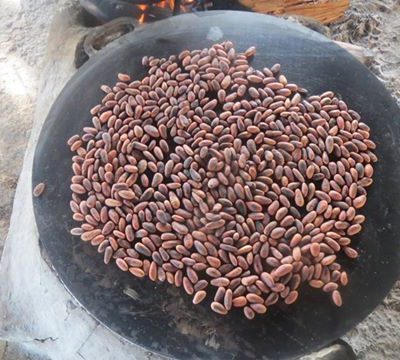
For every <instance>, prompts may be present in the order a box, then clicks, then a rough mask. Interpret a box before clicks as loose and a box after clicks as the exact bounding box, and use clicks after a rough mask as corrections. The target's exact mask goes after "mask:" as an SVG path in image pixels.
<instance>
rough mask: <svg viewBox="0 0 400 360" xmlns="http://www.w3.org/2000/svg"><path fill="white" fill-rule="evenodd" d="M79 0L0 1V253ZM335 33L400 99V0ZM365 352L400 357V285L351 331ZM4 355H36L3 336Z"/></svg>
mask: <svg viewBox="0 0 400 360" xmlns="http://www.w3.org/2000/svg"><path fill="white" fill-rule="evenodd" d="M76 2H77V1H74V0H56V1H53V0H0V7H1V12H0V109H1V112H0V129H1V130H0V254H1V251H2V248H3V244H4V240H5V238H6V235H7V229H8V226H9V218H10V214H11V211H12V201H13V196H14V191H15V187H16V184H17V180H18V176H19V172H20V169H21V165H22V160H23V155H24V151H25V146H26V143H27V140H28V138H29V133H30V129H31V124H32V117H33V111H34V109H35V103H36V99H37V97H38V96H39V95H40V94H38V86H39V78H40V75H41V72H42V67H43V60H44V56H45V53H46V47H47V38H48V33H49V29H50V25H51V21H52V17H53V14H54V13H55V12H56V11H58V10H60V9H61V8H63V7H66V6H71V4H76ZM351 3H352V6H351V9H350V10H349V11H348V12H347V13H346V16H345V17H344V18H343V19H342V20H341V21H340V22H339V23H337V24H335V25H332V26H330V28H329V29H325V31H328V32H329V33H330V36H331V37H332V38H333V39H336V40H341V41H345V42H350V43H353V44H357V45H361V46H363V47H365V48H368V49H370V50H371V51H372V52H373V54H374V60H373V61H372V63H371V64H370V65H369V67H370V69H371V70H372V71H373V72H374V74H375V75H376V76H377V77H378V78H379V79H380V80H381V81H382V82H384V83H385V85H386V87H387V88H388V89H389V90H390V91H391V93H392V94H393V96H394V97H395V98H396V99H397V101H398V103H399V104H400V21H399V19H400V1H399V0H386V1H380V0H371V1H365V0H353V1H352V2H351ZM346 341H348V342H349V343H351V345H352V346H353V348H354V349H355V350H356V352H357V354H358V357H359V358H360V359H398V358H399V356H398V353H399V351H400V287H399V286H397V287H396V288H395V289H393V290H392V292H391V293H390V295H389V296H388V297H387V299H386V300H385V301H384V303H383V304H382V305H381V306H380V307H379V308H378V309H377V310H376V311H375V312H374V313H373V314H371V315H370V316H369V317H368V319H367V320H365V321H364V322H362V323H361V324H360V325H359V326H357V328H356V329H354V330H352V331H351V332H350V333H349V334H348V335H347V336H346ZM0 359H3V360H10V359H12V360H22V359H36V357H35V356H34V355H31V354H26V353H24V352H23V351H21V350H20V349H19V348H18V346H16V345H13V344H7V345H6V344H4V343H3V344H2V343H1V342H0Z"/></svg>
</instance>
